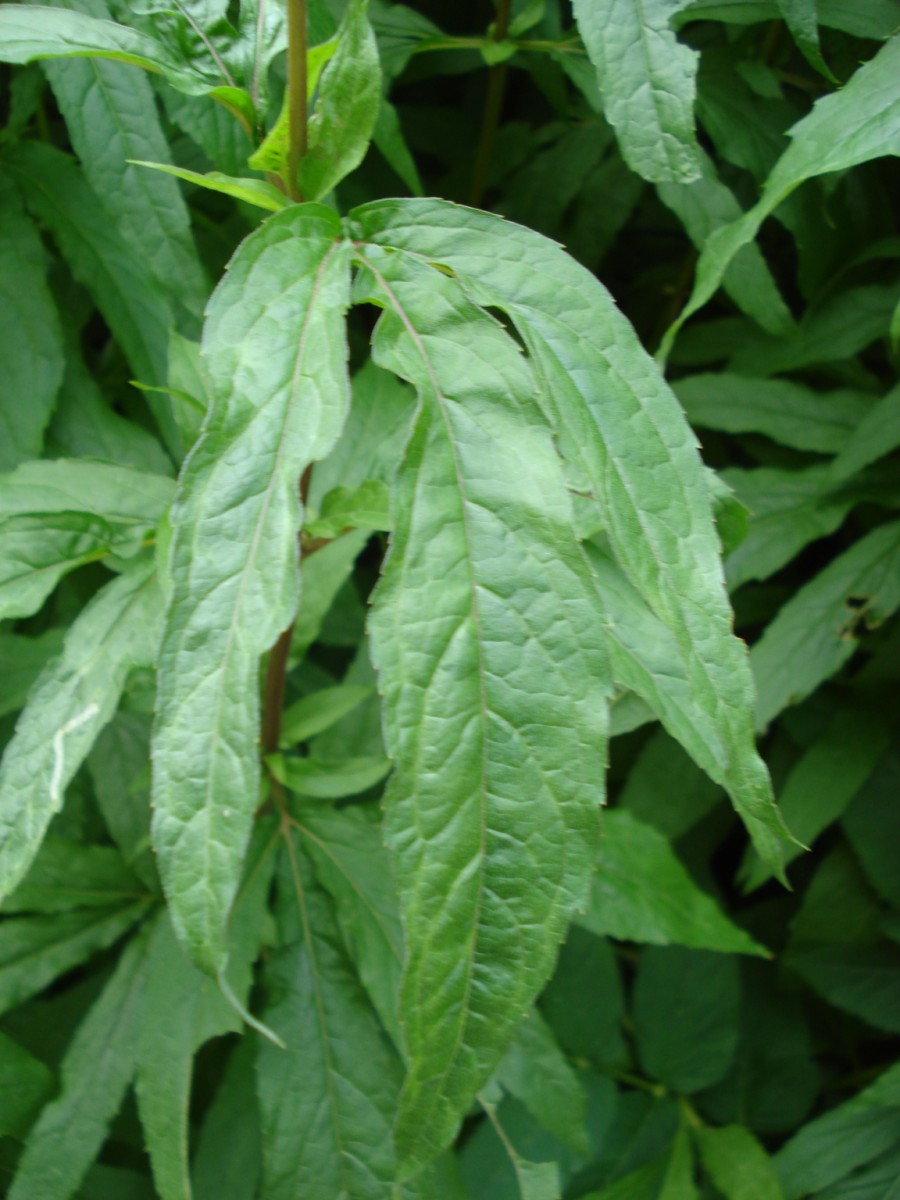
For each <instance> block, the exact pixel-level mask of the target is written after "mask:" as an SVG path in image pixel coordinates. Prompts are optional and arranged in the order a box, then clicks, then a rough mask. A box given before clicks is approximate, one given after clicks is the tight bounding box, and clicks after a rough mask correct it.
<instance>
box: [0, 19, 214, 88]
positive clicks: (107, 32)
mask: <svg viewBox="0 0 900 1200" xmlns="http://www.w3.org/2000/svg"><path fill="white" fill-rule="evenodd" d="M86 56H87V57H94V58H110V59H114V60H117V61H118V62H127V63H131V64H133V65H134V66H137V67H144V68H145V69H146V70H148V71H155V72H158V73H160V74H162V75H165V77H166V79H167V80H168V81H169V83H171V84H172V86H173V87H176V88H178V89H179V90H180V91H183V92H187V93H189V94H192V95H200V94H202V93H204V92H208V91H210V90H211V89H212V88H214V87H215V86H216V83H217V82H219V81H218V80H212V81H210V80H208V79H205V78H204V77H203V76H202V75H200V74H198V73H197V72H196V71H194V70H192V69H191V67H190V66H189V65H188V64H187V63H185V62H181V61H180V60H179V59H178V58H176V57H175V56H174V55H173V54H172V53H171V52H170V51H169V50H168V49H167V48H166V47H165V46H164V45H163V44H162V43H161V42H158V41H156V40H155V39H154V38H152V37H147V36H146V35H145V34H143V33H138V31H137V30H136V29H130V28H129V27H128V26H127V25H118V24H117V23H116V22H115V21H107V20H102V19H99V18H97V17H91V16H88V15H87V13H82V12H68V11H66V10H60V9H57V8H51V7H49V6H41V5H33V6H31V7H23V6H22V5H21V4H0V60H2V61H3V62H9V63H27V62H32V61H33V60H34V59H36V58H83V57H86Z"/></svg>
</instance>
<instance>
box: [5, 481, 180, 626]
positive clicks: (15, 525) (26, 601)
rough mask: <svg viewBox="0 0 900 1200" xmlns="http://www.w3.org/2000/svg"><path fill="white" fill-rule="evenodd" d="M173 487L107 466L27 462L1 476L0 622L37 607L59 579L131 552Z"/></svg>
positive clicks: (152, 524) (32, 610) (147, 529)
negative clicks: (109, 557) (87, 566)
mask: <svg viewBox="0 0 900 1200" xmlns="http://www.w3.org/2000/svg"><path fill="white" fill-rule="evenodd" d="M173 491H174V485H173V483H172V481H171V480H170V479H167V478H165V476H162V475H151V474H148V473H147V472H144V471H135V470H132V469H131V468H128V467H114V466H112V465H111V464H108V463H95V462H91V463H82V462H71V461H66V460H59V461H52V462H45V461H38V462H28V463H22V465H21V466H20V467H18V468H17V469H16V470H15V471H12V472H11V473H10V474H9V475H0V619H4V618H10V617H24V616H29V615H30V614H31V613H33V612H36V611H37V610H38V609H39V608H40V606H41V604H42V603H43V602H44V600H45V599H46V597H47V596H49V594H50V593H51V592H52V591H53V589H54V587H55V586H56V584H57V582H58V581H59V579H60V578H61V577H62V576H63V575H64V574H65V573H66V572H67V571H71V570H73V569H74V568H75V567H78V566H81V565H82V564H83V563H87V562H93V561H96V560H97V559H100V558H103V557H104V556H105V555H107V554H113V553H115V554H119V555H121V556H123V557H130V556H132V555H134V554H136V553H137V552H138V551H139V550H140V548H141V545H142V542H143V540H144V539H145V538H146V537H147V535H148V533H149V532H150V531H151V530H152V528H153V526H154V524H155V523H156V521H157V520H158V519H159V517H160V516H161V515H162V513H163V512H164V511H165V509H166V506H167V504H168V503H169V501H170V499H171V497H172V493H173Z"/></svg>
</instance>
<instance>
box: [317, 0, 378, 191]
mask: <svg viewBox="0 0 900 1200" xmlns="http://www.w3.org/2000/svg"><path fill="white" fill-rule="evenodd" d="M380 103H381V66H380V64H379V61H378V47H377V46H376V44H375V35H374V34H373V33H372V27H371V25H370V24H369V18H368V17H367V15H366V4H365V0H350V3H349V4H348V6H347V10H346V12H345V14H344V20H343V22H342V24H341V28H340V31H339V33H338V46H337V50H336V51H335V54H334V57H333V58H332V59H331V61H330V62H329V63H328V65H327V66H326V68H325V73H324V74H323V76H322V82H321V85H320V89H319V99H318V102H317V104H316V107H315V111H314V112H313V115H312V118H311V120H310V122H309V149H308V151H307V153H306V155H305V157H304V159H303V161H302V162H301V164H300V190H301V191H302V193H303V195H304V197H305V198H306V199H307V200H320V199H321V198H322V197H323V196H326V195H327V194H328V193H329V192H330V191H331V190H332V189H333V188H334V187H336V186H337V184H339V183H340V181H341V180H342V179H343V178H344V176H345V175H349V174H350V172H351V171H352V170H354V169H355V168H356V167H358V166H359V164H360V163H361V162H362V160H363V158H364V157H365V153H366V150H367V149H368V147H369V142H370V140H371V138H372V134H373V132H374V130H375V121H376V118H377V116H378V106H379V104H380Z"/></svg>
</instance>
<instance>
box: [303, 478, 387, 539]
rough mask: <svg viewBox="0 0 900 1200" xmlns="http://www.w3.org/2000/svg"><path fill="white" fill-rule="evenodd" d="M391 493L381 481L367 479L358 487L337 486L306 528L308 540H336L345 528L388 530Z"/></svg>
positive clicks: (326, 497) (327, 496)
mask: <svg viewBox="0 0 900 1200" xmlns="http://www.w3.org/2000/svg"><path fill="white" fill-rule="evenodd" d="M389 509H390V494H389V492H388V489H387V486H386V485H385V484H384V483H382V482H381V480H380V479H366V480H364V482H363V483H361V484H360V485H359V487H357V488H352V489H351V488H345V487H337V488H335V489H334V491H332V492H329V493H328V494H327V495H326V496H325V497H324V498H323V500H322V510H321V512H320V513H319V515H318V516H317V517H316V518H315V520H313V521H308V522H307V523H306V525H305V527H304V528H305V530H306V533H307V534H308V535H309V536H310V537H314V538H315V537H326V538H333V537H338V536H339V535H340V534H341V533H343V532H344V531H345V530H347V529H360V528H362V529H381V530H389V529H390V528H391V514H390V511H389Z"/></svg>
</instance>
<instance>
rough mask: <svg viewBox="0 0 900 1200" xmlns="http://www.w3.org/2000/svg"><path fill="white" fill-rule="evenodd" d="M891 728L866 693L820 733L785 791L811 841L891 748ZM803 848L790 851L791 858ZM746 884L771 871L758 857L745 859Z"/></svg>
mask: <svg viewBox="0 0 900 1200" xmlns="http://www.w3.org/2000/svg"><path fill="white" fill-rule="evenodd" d="M890 738H891V731H890V728H889V727H888V725H887V724H886V723H885V722H884V720H883V719H882V717H881V713H880V712H879V711H876V710H875V708H874V706H872V705H870V704H866V703H865V702H864V700H863V699H862V697H860V696H854V698H853V700H852V701H851V702H849V703H847V704H843V705H841V706H840V707H839V708H838V710H837V712H836V713H835V714H834V716H833V717H832V719H831V720H830V721H829V722H828V724H827V725H826V726H825V728H824V730H823V731H822V734H821V736H820V737H818V738H817V739H816V740H815V741H814V742H813V743H812V745H811V746H809V747H808V749H807V750H806V752H805V753H804V754H803V756H802V757H801V758H800V759H799V761H798V762H797V763H796V765H795V766H794V767H793V769H792V770H791V773H790V774H789V775H788V777H787V779H786V780H785V782H784V784H783V785H782V788H781V792H780V795H779V804H780V806H781V811H782V812H783V813H784V817H785V820H786V821H789V822H790V826H791V829H793V830H794V832H795V834H796V836H797V837H798V838H799V840H800V841H801V842H802V843H803V844H804V845H805V846H811V845H812V844H813V842H814V841H815V839H816V838H817V837H818V836H819V834H820V833H822V831H823V830H825V829H827V828H828V826H829V825H830V824H831V823H832V822H833V821H836V820H837V819H838V818H839V817H840V816H841V814H842V813H844V812H845V811H846V809H847V807H848V806H849V804H850V802H851V800H852V799H853V797H854V796H855V795H856V793H857V792H858V791H859V789H860V787H861V786H862V785H863V784H864V783H865V781H866V780H867V779H868V777H869V776H870V775H871V773H872V771H873V769H874V768H875V765H876V763H877V762H878V760H879V759H880V758H881V755H882V753H883V752H884V750H885V749H886V748H887V746H888V744H889V742H890ZM797 853H799V848H798V849H797V850H796V851H795V850H789V851H788V861H790V859H792V858H795V857H796V855H797ZM743 874H744V887H745V888H746V890H747V891H750V890H752V889H753V888H756V887H759V886H760V884H762V883H764V882H765V881H766V880H767V879H768V878H769V876H770V873H769V871H768V870H767V868H766V867H764V866H763V864H762V863H760V861H759V860H758V859H756V858H752V859H750V860H749V861H748V862H747V863H745V865H744V869H743Z"/></svg>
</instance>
